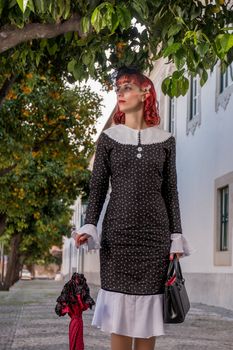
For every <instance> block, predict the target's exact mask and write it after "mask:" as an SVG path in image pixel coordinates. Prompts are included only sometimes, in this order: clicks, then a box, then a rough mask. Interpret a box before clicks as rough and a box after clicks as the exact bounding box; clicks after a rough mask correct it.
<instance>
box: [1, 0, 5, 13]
mask: <svg viewBox="0 0 233 350" xmlns="http://www.w3.org/2000/svg"><path fill="white" fill-rule="evenodd" d="M4 5H5V1H4V0H0V16H1V14H2V10H3V8H4Z"/></svg>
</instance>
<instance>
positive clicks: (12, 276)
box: [1, 232, 21, 290]
mask: <svg viewBox="0 0 233 350" xmlns="http://www.w3.org/2000/svg"><path fill="white" fill-rule="evenodd" d="M20 242H21V234H20V233H18V232H17V233H15V234H14V235H13V237H12V238H11V244H10V249H9V252H10V253H9V256H8V263H7V271H6V278H5V281H4V283H3V285H2V286H1V289H2V290H9V288H10V287H11V286H12V285H13V284H14V283H15V282H17V281H18V280H19V272H20V269H21V262H20V252H19V248H20Z"/></svg>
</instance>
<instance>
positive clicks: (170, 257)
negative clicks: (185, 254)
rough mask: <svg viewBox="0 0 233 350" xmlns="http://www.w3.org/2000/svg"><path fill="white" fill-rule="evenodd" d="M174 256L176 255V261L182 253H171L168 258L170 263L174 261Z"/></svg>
mask: <svg viewBox="0 0 233 350" xmlns="http://www.w3.org/2000/svg"><path fill="white" fill-rule="evenodd" d="M174 254H176V256H177V259H178V260H179V258H180V257H181V255H182V253H171V254H170V256H169V260H170V261H172V260H173V259H174Z"/></svg>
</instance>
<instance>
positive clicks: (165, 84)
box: [161, 77, 171, 95]
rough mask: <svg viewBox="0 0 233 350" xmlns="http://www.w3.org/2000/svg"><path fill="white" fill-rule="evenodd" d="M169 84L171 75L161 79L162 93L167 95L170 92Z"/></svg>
mask: <svg viewBox="0 0 233 350" xmlns="http://www.w3.org/2000/svg"><path fill="white" fill-rule="evenodd" d="M170 85H171V77H167V78H165V79H164V80H163V82H162V86H161V88H162V91H163V93H164V95H168V94H169V92H170Z"/></svg>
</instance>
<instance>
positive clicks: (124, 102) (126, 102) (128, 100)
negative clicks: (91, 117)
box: [116, 79, 145, 113]
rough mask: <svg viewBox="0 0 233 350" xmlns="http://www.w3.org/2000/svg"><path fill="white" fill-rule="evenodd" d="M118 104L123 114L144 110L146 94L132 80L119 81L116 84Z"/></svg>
mask: <svg viewBox="0 0 233 350" xmlns="http://www.w3.org/2000/svg"><path fill="white" fill-rule="evenodd" d="M116 94H117V103H118V106H119V110H120V111H121V112H123V113H130V112H135V111H138V110H140V109H142V108H143V103H144V95H145V93H144V92H143V91H142V90H141V89H140V87H139V86H138V85H136V84H134V83H133V82H132V81H130V80H128V81H127V80H125V79H124V80H122V81H121V80H118V81H117V84H116Z"/></svg>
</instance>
